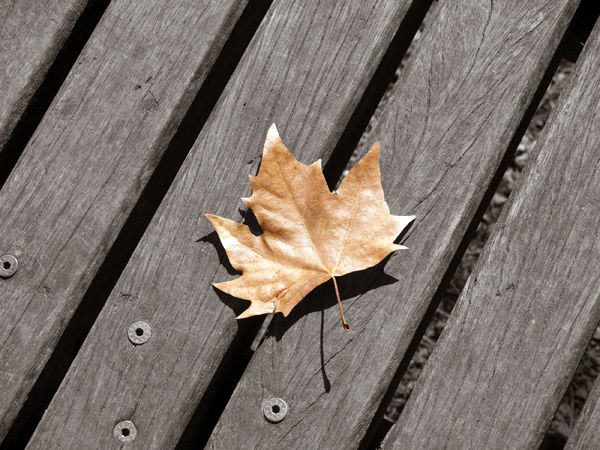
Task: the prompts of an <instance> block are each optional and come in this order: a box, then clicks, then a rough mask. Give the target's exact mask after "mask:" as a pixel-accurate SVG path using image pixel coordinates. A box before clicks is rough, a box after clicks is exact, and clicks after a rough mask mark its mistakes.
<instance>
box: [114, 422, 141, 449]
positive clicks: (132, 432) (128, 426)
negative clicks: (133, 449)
mask: <svg viewBox="0 0 600 450" xmlns="http://www.w3.org/2000/svg"><path fill="white" fill-rule="evenodd" d="M113 434H114V435H115V437H116V438H117V439H118V440H119V441H120V442H123V443H124V444H127V443H129V442H132V441H133V440H134V439H135V438H136V436H137V428H136V427H135V425H134V424H133V422H132V421H131V420H123V421H122V422H119V423H118V424H116V425H115V429H114V431H113Z"/></svg>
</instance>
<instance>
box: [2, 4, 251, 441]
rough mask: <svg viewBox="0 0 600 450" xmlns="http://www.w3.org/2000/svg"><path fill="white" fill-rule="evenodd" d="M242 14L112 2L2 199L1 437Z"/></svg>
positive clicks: (222, 8)
mask: <svg viewBox="0 0 600 450" xmlns="http://www.w3.org/2000/svg"><path fill="white" fill-rule="evenodd" d="M245 4H246V0H229V1H225V2H223V1H211V2H203V3H202V4H200V3H199V2H196V1H193V0H187V1H181V2H178V3H177V4H171V3H165V2H163V1H160V0H155V1H136V2H130V1H124V0H123V1H121V0H117V1H115V2H113V3H112V4H111V5H110V6H109V7H108V9H107V10H106V11H105V14H104V15H103V17H102V19H101V21H100V23H99V24H98V27H97V28H96V30H95V32H94V33H93V35H92V37H91V38H90V40H89V42H88V43H87V45H86V47H85V49H84V50H83V52H82V54H81V55H80V58H79V59H78V61H77V63H76V64H75V66H74V67H73V69H72V71H71V72H70V74H69V76H68V77H67V79H66V80H65V82H64V84H63V86H62V88H61V90H60V92H59V93H58V95H57V97H56V98H55V100H54V102H53V103H52V105H51V107H50V109H49V110H48V112H47V113H46V115H45V116H44V119H43V120H42V122H41V123H40V125H39V127H38V128H37V130H36V132H35V134H34V136H33V137H32V139H31V140H30V142H29V144H28V145H27V147H26V149H25V151H24V153H23V155H22V156H21V158H20V160H19V163H18V164H17V166H16V167H15V169H14V170H13V171H12V173H11V176H10V177H9V179H8V180H7V182H6V183H5V185H4V187H3V189H2V190H1V191H0V217H1V222H2V233H0V254H7V253H8V254H13V255H16V256H17V258H18V260H19V263H20V266H19V267H20V268H19V270H18V272H17V273H16V275H15V276H13V277H12V278H10V279H0V286H1V287H0V290H1V292H2V302H0V385H1V386H2V389H1V390H0V418H1V421H0V423H1V425H0V437H3V436H4V435H5V433H6V432H7V429H8V428H9V426H10V424H11V422H12V421H13V420H14V418H15V415H16V414H17V411H18V409H19V407H20V406H21V405H22V404H23V401H24V400H25V399H26V398H27V395H28V392H29V390H30V388H31V386H32V384H33V383H34V382H35V380H36V377H37V375H38V374H39V373H40V371H41V369H42V367H43V366H44V364H45V363H46V361H47V359H48V357H49V355H50V353H51V352H52V349H53V347H54V345H55V344H56V342H57V340H58V338H59V337H60V335H61V333H62V331H63V330H64V327H65V325H66V323H67V322H68V321H69V319H70V317H71V315H72V314H73V312H74V311H75V308H76V307H77V305H78V303H79V301H80V300H81V297H82V295H83V293H84V292H85V289H86V288H87V286H88V285H89V283H90V281H91V279H92V277H93V276H94V273H95V271H96V269H97V268H98V267H99V265H100V263H101V262H102V260H103V258H104V257H105V256H106V254H107V252H108V250H109V249H110V246H111V245H112V242H113V241H114V239H115V237H116V235H117V233H118V232H119V229H120V228H121V226H122V224H123V223H124V221H125V219H126V218H127V215H128V213H129V211H131V208H132V207H133V205H134V204H135V202H136V199H137V198H138V196H139V195H140V193H141V190H142V188H143V187H144V185H145V183H146V181H147V180H148V178H149V176H150V174H151V173H152V170H153V169H154V167H155V166H156V164H157V163H158V160H159V159H160V157H161V155H162V153H163V151H164V150H165V148H166V145H167V143H168V141H169V139H170V138H171V136H172V135H173V133H174V131H175V129H176V128H177V126H178V124H179V122H180V120H181V119H182V117H183V115H184V113H185V111H186V109H187V107H188V106H189V105H190V103H191V102H192V100H193V98H194V96H195V95H196V93H197V92H198V89H199V87H200V85H201V84H202V82H203V80H204V79H205V78H206V75H207V73H208V71H209V69H210V68H211V65H212V63H213V61H214V60H215V58H216V55H217V54H218V52H219V51H220V49H221V47H222V45H223V43H224V41H225V40H226V39H227V37H228V35H229V32H230V31H231V29H232V28H233V26H234V24H235V21H236V20H237V17H238V16H239V15H240V13H241V9H243V7H244V5H245Z"/></svg>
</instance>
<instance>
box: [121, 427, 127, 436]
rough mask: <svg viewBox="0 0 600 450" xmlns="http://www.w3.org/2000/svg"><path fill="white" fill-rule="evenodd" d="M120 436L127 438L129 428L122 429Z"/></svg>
mask: <svg viewBox="0 0 600 450" xmlns="http://www.w3.org/2000/svg"><path fill="white" fill-rule="evenodd" d="M121 434H122V435H123V436H125V437H127V436H129V428H123V429H122V430H121Z"/></svg>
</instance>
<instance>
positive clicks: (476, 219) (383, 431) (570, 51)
mask: <svg viewBox="0 0 600 450" xmlns="http://www.w3.org/2000/svg"><path fill="white" fill-rule="evenodd" d="M592 3H593V1H592V0H589V1H588V0H584V2H583V3H582V4H580V5H579V7H578V9H577V11H576V13H575V15H574V18H573V19H572V21H571V23H570V25H569V27H568V29H567V31H566V32H565V35H564V36H563V38H562V39H561V42H560V44H559V45H558V47H557V50H556V51H555V54H554V55H553V57H552V60H551V61H550V63H549V65H548V67H547V69H546V71H545V73H544V76H543V78H542V80H541V81H540V84H539V86H538V88H537V90H536V92H535V94H534V96H533V98H532V100H531V102H530V104H529V105H528V107H527V109H526V110H525V113H524V114H523V117H522V119H521V122H520V123H519V126H518V127H517V129H516V131H515V133H514V134H513V137H512V139H511V141H510V143H509V145H508V147H507V150H506V152H505V154H504V156H503V159H502V161H501V163H500V166H499V167H498V169H497V171H496V173H495V175H494V177H493V179H492V180H491V182H490V184H489V185H488V187H487V189H486V192H485V194H484V196H483V198H482V200H481V203H480V205H479V207H478V209H477V211H476V213H475V215H474V216H473V218H472V220H471V222H470V224H469V226H468V228H467V231H466V232H465V234H464V235H463V238H462V240H461V243H460V244H459V246H458V248H457V251H456V253H455V254H454V257H453V258H452V260H451V262H450V265H449V266H448V269H447V270H446V272H445V274H444V276H443V277H442V280H441V282H440V284H439V286H438V288H437V290H436V292H435V294H434V296H433V298H432V301H431V303H430V305H429V307H428V309H427V312H426V314H425V315H424V317H423V319H422V321H421V323H420V325H419V327H418V328H417V331H416V332H415V335H414V337H413V339H412V341H411V343H410V344H409V346H408V348H407V350H406V352H405V354H404V357H403V359H402V361H401V363H400V365H399V368H398V370H397V372H396V374H395V375H394V377H393V378H392V381H391V383H390V385H389V387H388V389H387V391H386V393H385V394H384V396H383V399H382V401H381V403H380V406H379V408H378V410H377V412H376V414H375V416H374V417H373V419H372V421H371V424H370V425H369V428H368V429H367V432H366V433H365V436H364V438H363V440H362V441H361V443H360V446H359V449H363V450H366V449H377V448H380V446H381V444H382V443H383V441H384V439H385V438H386V436H387V434H388V432H389V430H390V429H391V428H392V426H393V422H391V421H390V420H388V419H387V418H385V417H384V416H385V413H386V410H387V408H388V406H389V404H390V402H391V400H392V398H393V396H394V393H395V392H396V391H397V389H398V387H399V385H400V383H401V381H403V377H404V375H405V373H406V370H407V368H408V367H409V364H410V362H411V360H412V359H413V356H414V354H415V351H416V350H417V348H419V346H421V345H426V344H425V343H424V340H425V338H426V336H425V331H426V329H427V327H428V326H429V324H430V322H431V320H432V319H433V317H434V315H435V313H436V311H437V309H438V306H439V304H440V301H441V299H442V297H443V296H444V294H445V293H446V291H447V289H448V286H449V284H450V281H451V280H452V278H453V277H454V274H455V272H456V270H457V268H458V266H459V264H460V262H461V260H462V258H463V256H464V254H465V251H466V249H467V247H468V246H469V243H470V242H471V240H472V239H473V237H474V236H475V232H476V230H477V227H478V226H479V224H480V222H481V221H482V218H483V215H484V213H485V212H486V209H487V208H488V206H489V204H490V202H491V200H492V197H493V195H494V193H495V192H496V189H497V188H498V186H499V184H500V181H501V180H502V177H503V175H504V173H505V172H506V170H507V169H508V167H509V164H510V163H511V161H512V159H513V156H514V154H515V151H516V149H517V147H518V145H519V143H520V141H521V139H522V138H523V136H524V134H525V131H526V130H527V128H528V127H529V125H530V123H531V121H532V118H533V116H534V114H535V112H536V110H537V108H538V106H539V105H540V103H541V100H542V98H543V97H544V94H545V93H546V91H547V89H548V87H549V85H550V82H551V81H552V77H553V76H554V74H555V73H556V71H557V69H558V66H559V63H560V61H561V59H563V58H564V57H565V55H566V54H567V55H568V56H569V58H577V56H579V53H580V51H581V49H582V48H583V45H584V43H585V39H587V36H589V33H590V32H591V28H592V27H593V25H594V23H593V22H595V20H594V21H591V23H590V20H589V17H588V15H589V14H590V8H591V7H592V6H591V4H592ZM584 23H585V24H586V25H585V26H586V27H589V30H588V31H587V33H585V32H583V33H582V31H581V27H582V26H583V25H582V24H584ZM582 38H583V41H582ZM574 40H575V41H576V42H580V43H581V45H574V44H573V42H574ZM459 295H460V293H459Z"/></svg>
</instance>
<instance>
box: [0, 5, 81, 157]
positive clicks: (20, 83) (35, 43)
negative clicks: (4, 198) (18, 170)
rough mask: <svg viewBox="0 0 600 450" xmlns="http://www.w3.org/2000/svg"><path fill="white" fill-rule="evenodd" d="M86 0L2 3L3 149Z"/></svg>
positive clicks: (0, 93)
mask: <svg viewBox="0 0 600 450" xmlns="http://www.w3.org/2000/svg"><path fill="white" fill-rule="evenodd" d="M86 3H87V1H86V0H50V1H44V2H40V1H37V0H7V1H3V2H1V3H0V149H2V147H3V146H4V144H5V143H6V141H7V139H8V137H9V136H10V134H11V132H12V131H13V129H14V127H15V125H16V123H17V122H18V120H19V119H20V117H21V114H23V112H24V111H25V108H26V107H27V104H28V103H29V100H31V97H32V96H33V94H34V93H35V91H36V89H37V88H38V87H39V85H40V84H41V83H42V80H43V79H44V76H45V75H46V72H47V70H48V68H49V67H50V65H51V64H52V62H53V61H54V58H55V57H56V55H57V53H58V52H59V50H60V49H61V47H62V44H63V43H64V41H65V40H66V39H67V37H68V35H69V33H70V32H71V29H72V28H73V25H74V24H75V21H76V20H77V18H78V17H79V15H80V14H81V12H82V11H83V9H84V7H85V5H86Z"/></svg>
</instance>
